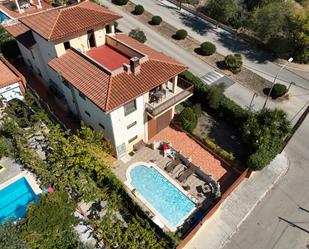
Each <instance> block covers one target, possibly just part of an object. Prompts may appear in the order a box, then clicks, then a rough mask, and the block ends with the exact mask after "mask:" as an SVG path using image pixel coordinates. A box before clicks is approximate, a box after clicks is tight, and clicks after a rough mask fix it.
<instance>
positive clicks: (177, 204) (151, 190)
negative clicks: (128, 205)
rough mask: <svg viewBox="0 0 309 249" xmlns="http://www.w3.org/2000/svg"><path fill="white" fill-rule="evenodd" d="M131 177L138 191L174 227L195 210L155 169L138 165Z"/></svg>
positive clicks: (185, 197)
mask: <svg viewBox="0 0 309 249" xmlns="http://www.w3.org/2000/svg"><path fill="white" fill-rule="evenodd" d="M130 176H131V179H132V181H131V185H132V186H133V187H134V188H135V189H136V191H137V192H138V193H140V194H141V195H142V196H143V197H144V198H145V199H146V200H147V202H149V203H150V204H151V205H152V207H153V208H154V209H155V210H156V211H158V212H159V213H160V214H161V216H163V218H165V219H166V220H167V221H168V223H169V224H171V225H172V226H174V227H176V226H178V225H180V224H179V223H180V222H181V221H182V220H183V219H184V218H185V217H186V216H187V215H188V214H189V213H190V212H191V211H192V210H193V209H194V208H195V205H194V203H193V202H192V201H191V200H190V199H189V198H188V197H187V196H185V195H184V194H183V193H182V192H181V191H180V190H179V189H178V188H176V187H175V186H174V185H173V184H172V183H171V182H170V181H169V180H168V179H166V178H165V177H164V176H163V175H161V174H160V173H159V172H158V171H157V170H156V169H155V168H149V167H146V166H144V165H138V166H136V167H134V168H133V169H132V170H131V172H130Z"/></svg>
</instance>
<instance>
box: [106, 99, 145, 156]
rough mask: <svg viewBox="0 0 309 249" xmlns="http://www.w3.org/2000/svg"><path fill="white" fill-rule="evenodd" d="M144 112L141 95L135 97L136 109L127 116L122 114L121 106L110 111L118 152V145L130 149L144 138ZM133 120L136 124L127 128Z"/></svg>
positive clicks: (122, 108)
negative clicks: (132, 139)
mask: <svg viewBox="0 0 309 249" xmlns="http://www.w3.org/2000/svg"><path fill="white" fill-rule="evenodd" d="M144 113H145V108H144V97H143V96H140V97H138V98H137V99H136V110H135V111H134V112H132V113H130V114H128V115H127V116H125V114H124V107H123V106H122V107H120V108H118V109H116V110H114V111H112V112H111V114H110V115H111V121H112V126H113V129H114V131H115V133H114V139H115V147H116V150H117V151H118V152H119V150H120V149H119V148H120V147H119V146H123V147H125V150H126V151H130V150H132V148H133V145H134V144H135V143H136V142H138V141H140V140H145V129H144ZM134 121H136V122H137V124H136V125H135V126H133V127H131V128H130V129H127V126H128V125H129V124H132V123H133V122H134ZM134 136H137V138H136V139H135V140H134V141H132V142H131V143H129V140H130V139H131V138H133V137H134ZM117 148H118V149H117ZM118 156H119V154H118Z"/></svg>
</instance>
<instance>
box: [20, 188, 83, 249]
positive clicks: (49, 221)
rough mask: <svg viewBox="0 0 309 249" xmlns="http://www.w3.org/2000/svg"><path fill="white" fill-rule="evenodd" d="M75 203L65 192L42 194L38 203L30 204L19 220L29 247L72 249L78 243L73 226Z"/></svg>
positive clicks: (75, 219)
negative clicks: (25, 215)
mask: <svg viewBox="0 0 309 249" xmlns="http://www.w3.org/2000/svg"><path fill="white" fill-rule="evenodd" d="M74 211H75V204H74V203H73V202H72V201H71V200H69V199H68V196H67V194H66V193H64V192H60V191H56V192H54V193H48V194H46V195H44V196H42V198H41V200H40V202H39V204H31V205H30V206H29V208H28V212H27V217H26V218H25V219H24V220H23V221H22V222H21V228H22V234H23V237H24V238H25V240H26V241H27V242H28V243H29V245H30V246H31V247H32V248H44V249H57V248H58V249H71V248H76V247H77V244H78V240H77V235H76V234H75V231H74V229H73V226H74V225H76V224H77V222H78V219H77V218H76V217H75V216H74V215H73V213H74Z"/></svg>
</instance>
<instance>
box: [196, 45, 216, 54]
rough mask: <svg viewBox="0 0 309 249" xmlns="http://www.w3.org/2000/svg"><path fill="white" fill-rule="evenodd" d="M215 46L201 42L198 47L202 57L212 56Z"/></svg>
mask: <svg viewBox="0 0 309 249" xmlns="http://www.w3.org/2000/svg"><path fill="white" fill-rule="evenodd" d="M216 50H217V48H216V45H215V44H213V43H211V42H203V43H202V44H201V47H200V51H201V54H202V55H212V54H214V53H215V52H216Z"/></svg>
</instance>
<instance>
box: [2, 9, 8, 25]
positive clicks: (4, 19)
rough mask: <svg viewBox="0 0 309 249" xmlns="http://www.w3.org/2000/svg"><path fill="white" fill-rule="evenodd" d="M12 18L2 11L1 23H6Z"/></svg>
mask: <svg viewBox="0 0 309 249" xmlns="http://www.w3.org/2000/svg"><path fill="white" fill-rule="evenodd" d="M9 19H10V18H9V17H8V16H7V15H6V14H4V13H3V12H2V11H0V23H2V22H4V21H6V20H9Z"/></svg>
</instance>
